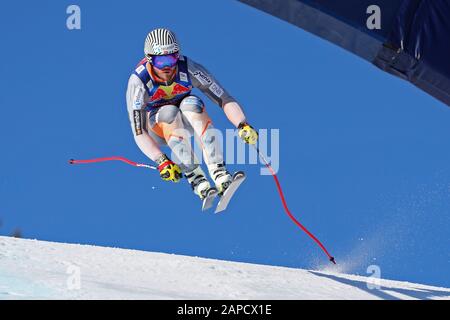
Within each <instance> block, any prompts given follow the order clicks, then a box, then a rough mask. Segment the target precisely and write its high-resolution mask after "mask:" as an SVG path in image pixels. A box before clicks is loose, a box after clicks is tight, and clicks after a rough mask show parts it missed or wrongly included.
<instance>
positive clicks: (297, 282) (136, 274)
mask: <svg viewBox="0 0 450 320" xmlns="http://www.w3.org/2000/svg"><path fill="white" fill-rule="evenodd" d="M0 299H188V300H191V299H202V300H203V299H225V300H229V299H450V289H445V288H436V287H430V286H424V285H418V284H412V283H405V282H396V281H387V280H382V282H381V289H369V288H368V286H367V278H364V277H360V276H352V275H344V274H337V273H328V272H327V273H326V272H319V271H307V270H300V269H291V268H282V267H273V266H263V265H253V264H245V263H237V262H227V261H219V260H211V259H203V258H196V257H186V256H178V255H170V254H162V253H151V252H142V251H134V250H124V249H113V248H103V247H94V246H85V245H73V244H62V243H51V242H44V241H36V240H23V239H14V238H6V237H0Z"/></svg>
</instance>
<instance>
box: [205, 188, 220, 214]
mask: <svg viewBox="0 0 450 320" xmlns="http://www.w3.org/2000/svg"><path fill="white" fill-rule="evenodd" d="M218 193H219V191H218V190H217V189H216V188H214V187H212V188H210V189H209V190H208V191H207V192H206V197H205V198H204V199H203V205H202V211H206V210H208V209H210V208H211V207H212V206H213V204H214V200H215V199H216V197H217V194H218Z"/></svg>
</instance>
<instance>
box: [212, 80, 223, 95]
mask: <svg viewBox="0 0 450 320" xmlns="http://www.w3.org/2000/svg"><path fill="white" fill-rule="evenodd" d="M209 90H211V92H212V93H214V94H215V95H216V96H217V97H218V98H220V97H221V96H222V95H223V89H222V88H221V87H220V86H219V85H218V84H217V83H215V82H214V83H213V84H212V85H211V86H210V87H209Z"/></svg>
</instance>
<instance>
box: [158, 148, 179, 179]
mask: <svg viewBox="0 0 450 320" xmlns="http://www.w3.org/2000/svg"><path fill="white" fill-rule="evenodd" d="M156 163H157V164H158V170H159V174H160V176H161V178H162V179H163V180H165V181H172V182H179V181H180V179H181V178H182V177H183V174H182V173H181V169H180V167H179V166H178V165H177V164H175V163H174V162H172V160H170V159H169V158H168V157H167V156H166V155H165V154H163V155H161V156H160V157H159V158H158V160H156Z"/></svg>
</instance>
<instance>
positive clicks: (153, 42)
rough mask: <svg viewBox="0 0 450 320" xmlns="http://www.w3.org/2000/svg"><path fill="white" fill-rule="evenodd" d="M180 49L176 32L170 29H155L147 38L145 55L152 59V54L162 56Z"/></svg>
mask: <svg viewBox="0 0 450 320" xmlns="http://www.w3.org/2000/svg"><path fill="white" fill-rule="evenodd" d="M179 51H180V45H179V44H178V41H177V37H176V36H175V34H174V33H173V32H172V31H170V30H168V29H163V28H159V29H155V30H153V31H152V32H150V33H149V34H148V35H147V38H146V39H145V47H144V52H145V56H146V57H147V59H149V61H151V56H161V55H165V54H172V53H176V52H179Z"/></svg>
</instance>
